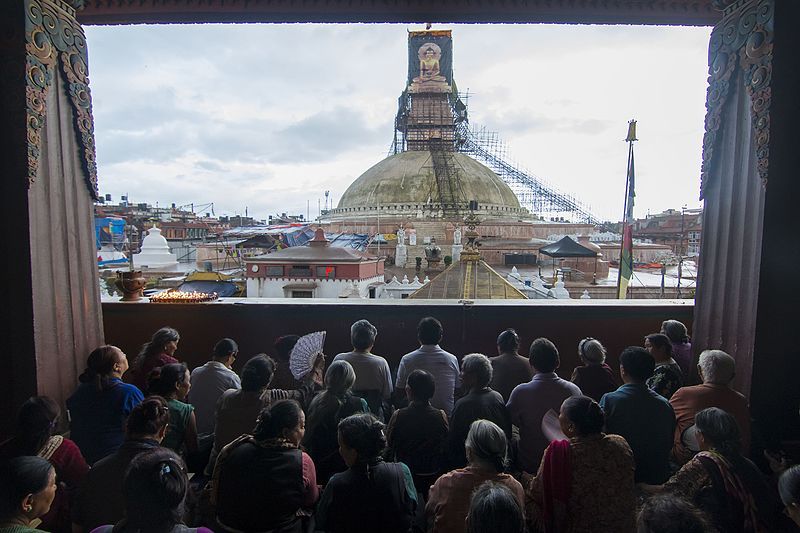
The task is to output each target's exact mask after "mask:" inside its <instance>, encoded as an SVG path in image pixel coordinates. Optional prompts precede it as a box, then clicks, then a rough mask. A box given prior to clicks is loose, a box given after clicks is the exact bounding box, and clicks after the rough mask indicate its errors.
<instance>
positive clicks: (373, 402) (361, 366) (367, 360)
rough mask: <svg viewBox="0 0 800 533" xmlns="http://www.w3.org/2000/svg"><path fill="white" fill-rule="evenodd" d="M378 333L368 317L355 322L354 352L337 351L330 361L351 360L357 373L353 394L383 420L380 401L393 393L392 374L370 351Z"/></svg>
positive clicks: (383, 362)
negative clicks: (364, 401) (338, 352)
mask: <svg viewBox="0 0 800 533" xmlns="http://www.w3.org/2000/svg"><path fill="white" fill-rule="evenodd" d="M377 335H378V330H377V329H376V328H375V326H373V325H372V324H370V323H369V321H368V320H359V321H357V322H355V323H354V324H353V325H352V327H351V328H350V341H351V343H352V344H353V351H352V352H346V353H340V354H339V355H337V356H336V357H334V358H333V360H334V361H339V360H344V361H347V362H348V363H350V366H352V367H353V370H355V372H356V382H355V383H354V384H353V394H355V395H356V396H359V397H361V398H364V399H365V400H366V401H367V404H368V405H369V410H370V411H372V414H373V415H375V416H376V417H377V418H378V419H379V420H383V419H384V408H383V402H385V401H388V400H389V398H390V397H391V396H392V374H391V373H390V372H389V363H387V362H386V359H384V358H383V357H381V356H380V355H375V354H373V353H372V347H373V346H374V345H375V337H377ZM389 414H390V413H389ZM387 416H388V414H387Z"/></svg>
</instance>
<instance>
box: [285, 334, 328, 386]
mask: <svg viewBox="0 0 800 533" xmlns="http://www.w3.org/2000/svg"><path fill="white" fill-rule="evenodd" d="M323 344H325V332H324V331H315V332H314V333H309V334H308V335H303V336H302V337H300V339H298V341H297V344H295V345H294V348H292V351H291V352H289V370H291V371H292V375H293V376H294V378H295V379H302V378H304V377H305V376H306V375H308V373H309V372H311V371H312V370H313V369H314V361H316V360H317V355H319V354H320V353H321V352H322V346H323Z"/></svg>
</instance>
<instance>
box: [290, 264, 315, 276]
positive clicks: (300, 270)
mask: <svg viewBox="0 0 800 533" xmlns="http://www.w3.org/2000/svg"><path fill="white" fill-rule="evenodd" d="M289 275H290V276H291V277H293V278H310V277H311V267H310V266H303V265H292V268H291V270H290V271H289Z"/></svg>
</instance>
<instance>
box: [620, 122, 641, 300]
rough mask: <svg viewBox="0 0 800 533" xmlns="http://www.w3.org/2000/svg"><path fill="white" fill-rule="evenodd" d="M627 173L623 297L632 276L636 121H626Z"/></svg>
mask: <svg viewBox="0 0 800 533" xmlns="http://www.w3.org/2000/svg"><path fill="white" fill-rule="evenodd" d="M625 140H626V141H627V142H628V146H629V148H628V175H627V178H626V186H625V191H626V197H625V218H624V219H623V221H622V249H621V251H620V257H619V293H618V295H617V297H618V298H619V299H624V298H625V297H626V296H627V293H628V285H629V284H630V281H631V277H632V276H633V203H634V198H635V196H636V193H635V190H634V179H635V172H634V164H633V142H634V141H636V140H637V139H636V121H635V120H631V121H630V122H629V123H628V137H627V138H626V139H625Z"/></svg>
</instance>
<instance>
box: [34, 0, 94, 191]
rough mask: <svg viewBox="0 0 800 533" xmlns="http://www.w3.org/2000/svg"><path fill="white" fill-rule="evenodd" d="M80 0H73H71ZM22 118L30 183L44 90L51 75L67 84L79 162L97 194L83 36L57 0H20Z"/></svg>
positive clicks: (70, 9)
mask: <svg viewBox="0 0 800 533" xmlns="http://www.w3.org/2000/svg"><path fill="white" fill-rule="evenodd" d="M72 3H73V4H75V5H80V4H81V2H80V1H79V0H72ZM25 49H26V54H27V57H26V76H25V84H26V86H25V94H26V100H27V102H26V104H27V105H26V119H27V120H26V123H27V142H28V182H29V184H31V183H33V182H34V181H35V179H36V175H37V172H38V169H39V159H40V150H41V145H42V140H41V137H40V134H41V131H42V127H43V126H44V121H45V111H46V109H45V107H46V105H47V93H48V91H49V90H50V87H51V85H52V82H53V76H57V75H59V74H58V72H57V70H59V67H60V71H61V75H63V76H64V79H65V81H66V83H67V87H68V90H69V97H70V98H69V101H70V104H71V105H72V109H73V112H74V116H75V124H74V126H75V129H76V132H77V134H78V138H79V139H80V145H81V162H82V165H83V170H84V172H85V178H86V184H87V186H88V187H89V191H90V193H91V194H92V196H93V198H95V199H97V198H98V191H97V163H96V158H95V143H94V119H93V118H92V101H91V94H90V92H89V78H88V67H87V65H88V58H87V53H86V38H85V36H84V33H83V29H82V28H81V26H80V24H78V23H77V21H76V20H75V9H74V8H73V7H72V5H70V4H69V3H67V2H63V1H61V0H25Z"/></svg>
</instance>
